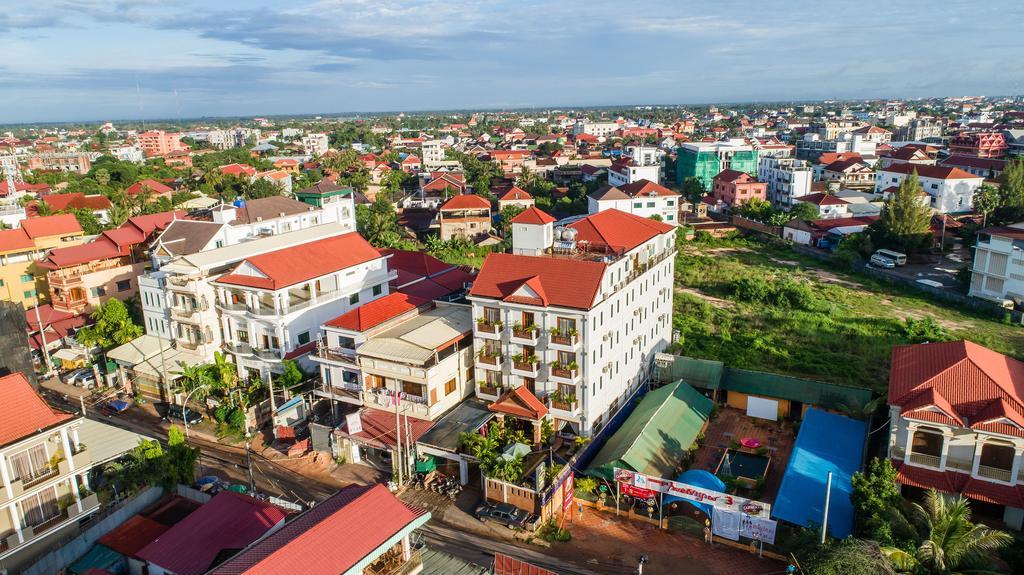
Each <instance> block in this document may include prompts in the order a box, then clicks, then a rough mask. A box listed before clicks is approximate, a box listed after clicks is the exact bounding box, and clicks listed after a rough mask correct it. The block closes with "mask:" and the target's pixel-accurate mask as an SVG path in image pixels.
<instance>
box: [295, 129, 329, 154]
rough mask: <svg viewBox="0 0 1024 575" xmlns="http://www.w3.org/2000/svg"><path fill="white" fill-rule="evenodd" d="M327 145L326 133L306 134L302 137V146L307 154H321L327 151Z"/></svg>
mask: <svg viewBox="0 0 1024 575" xmlns="http://www.w3.org/2000/svg"><path fill="white" fill-rule="evenodd" d="M328 147H329V143H328V140H327V134H306V135H305V136H303V137H302V148H303V149H304V150H305V151H306V155H307V156H311V157H314V158H316V157H318V156H322V155H324V154H326V153H327V149H328Z"/></svg>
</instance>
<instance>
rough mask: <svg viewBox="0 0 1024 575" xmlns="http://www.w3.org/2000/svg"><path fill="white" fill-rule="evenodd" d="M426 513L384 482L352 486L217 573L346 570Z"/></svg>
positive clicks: (305, 574) (329, 573)
mask: <svg viewBox="0 0 1024 575" xmlns="http://www.w3.org/2000/svg"><path fill="white" fill-rule="evenodd" d="M426 514H427V512H426V511H425V510H423V509H419V508H417V507H413V506H411V505H407V504H406V503H403V502H402V501H401V500H399V499H398V498H397V497H395V496H394V495H392V494H391V492H390V491H388V489H387V487H385V486H384V485H382V484H379V483H378V484H376V485H371V486H362V485H350V486H348V487H345V488H344V489H342V490H341V491H338V492H337V493H335V494H334V495H332V496H331V497H329V498H327V499H326V500H325V501H323V502H322V503H320V504H318V505H315V506H314V507H313V508H312V509H310V510H309V511H306V512H305V513H303V514H302V515H300V516H299V517H297V518H295V519H294V520H292V521H290V522H289V523H288V524H287V525H285V526H284V527H283V528H281V530H280V531H278V532H276V533H274V534H273V535H271V536H269V537H267V538H266V539H264V540H262V541H260V542H258V543H255V544H253V545H252V546H250V547H249V548H248V549H246V550H245V551H243V552H242V553H240V554H239V555H237V556H236V557H235V558H233V559H231V560H230V561H227V562H226V563H224V564H222V565H221V566H220V567H218V568H217V569H215V570H214V571H213V573H214V574H216V575H250V574H251V575H257V574H264V573H266V574H269V573H294V574H301V575H337V574H338V573H346V572H347V571H348V570H350V569H351V568H353V567H354V566H356V565H357V564H358V563H359V562H360V561H362V560H363V559H364V558H367V557H369V556H370V555H371V553H373V552H374V551H376V550H377V548H379V547H381V546H382V545H384V544H385V543H386V542H387V541H388V540H389V539H391V537H393V536H395V535H396V534H398V533H400V532H401V531H402V530H403V529H406V528H407V527H409V526H410V525H412V524H413V523H414V522H416V520H417V519H419V518H420V517H423V516H424V515H426Z"/></svg>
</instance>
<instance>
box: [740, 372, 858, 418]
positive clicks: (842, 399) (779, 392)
mask: <svg viewBox="0 0 1024 575" xmlns="http://www.w3.org/2000/svg"><path fill="white" fill-rule="evenodd" d="M722 389H727V390H729V391H736V392H740V393H747V394H750V395H760V396H764V397H772V398H777V399H788V400H790V401H799V402H801V403H806V404H810V405H816V406H818V407H821V408H824V409H836V410H841V409H843V408H846V407H854V406H856V407H863V406H864V405H865V404H866V403H867V402H869V401H871V390H870V389H866V388H863V387H849V386H846V385H838V384H835V383H824V382H821V381H812V380H810V379H800V378H798V377H790V376H788V375H779V374H776V373H764V372H761V371H749V370H746V369H737V368H734V367H727V368H725V372H724V373H723V374H722Z"/></svg>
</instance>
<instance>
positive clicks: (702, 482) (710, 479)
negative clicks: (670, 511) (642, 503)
mask: <svg viewBox="0 0 1024 575" xmlns="http://www.w3.org/2000/svg"><path fill="white" fill-rule="evenodd" d="M676 482H677V483H685V484H687V485H693V486H694V487H700V488H702V489H709V490H711V491H721V492H725V483H722V480H721V479H719V478H718V477H716V476H715V474H714V473H711V472H710V471H704V470H703V469H691V470H689V471H684V472H683V473H682V474H681V475H680V476H679V477H677V478H676ZM676 501H683V502H685V503H689V504H690V505H693V506H694V507H696V508H697V509H700V510H701V511H703V512H704V513H707V514H708V515H710V514H711V504H710V503H697V502H696V501H691V500H689V499H683V498H682V497H679V496H678V495H667V496H665V500H664V504H665V505H668V504H669V503H674V502H676Z"/></svg>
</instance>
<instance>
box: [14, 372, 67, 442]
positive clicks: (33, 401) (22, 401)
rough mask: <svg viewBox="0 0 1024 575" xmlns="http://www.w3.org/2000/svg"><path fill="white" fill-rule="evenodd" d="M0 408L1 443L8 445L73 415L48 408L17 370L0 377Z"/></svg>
mask: <svg viewBox="0 0 1024 575" xmlns="http://www.w3.org/2000/svg"><path fill="white" fill-rule="evenodd" d="M0 409H2V410H3V416H2V417H0V445H9V444H11V443H14V442H16V441H18V440H19V439H24V438H26V437H29V436H31V435H35V434H36V433H39V432H40V431H42V430H44V429H47V428H50V427H53V426H54V425H57V424H59V423H64V422H66V421H69V420H71V419H72V418H74V417H75V416H73V415H71V414H70V413H64V412H62V411H57V410H55V409H53V408H52V407H50V406H49V405H48V404H47V403H46V402H45V401H43V398H42V397H40V396H39V394H38V393H36V390H34V389H32V384H30V383H29V382H28V380H27V379H25V376H24V375H22V374H20V373H12V374H10V375H5V376H3V377H0Z"/></svg>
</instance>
